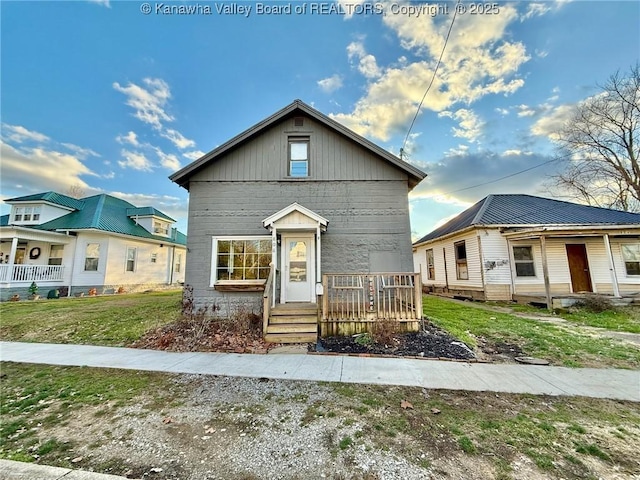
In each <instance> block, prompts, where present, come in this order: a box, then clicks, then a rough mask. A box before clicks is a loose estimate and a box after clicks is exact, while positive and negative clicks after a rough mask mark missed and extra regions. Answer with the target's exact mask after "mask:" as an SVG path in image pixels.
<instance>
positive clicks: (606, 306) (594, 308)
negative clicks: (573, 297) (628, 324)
mask: <svg viewBox="0 0 640 480" xmlns="http://www.w3.org/2000/svg"><path fill="white" fill-rule="evenodd" d="M574 306H575V307H578V308H581V309H584V310H587V311H589V312H591V313H602V312H606V311H608V310H615V307H614V306H613V305H611V302H609V299H608V298H607V297H605V296H604V295H585V296H584V298H583V299H581V300H580V301H579V302H577V303H575V304H574Z"/></svg>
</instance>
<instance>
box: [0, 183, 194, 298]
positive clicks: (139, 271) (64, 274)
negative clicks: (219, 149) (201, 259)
mask: <svg viewBox="0 0 640 480" xmlns="http://www.w3.org/2000/svg"><path fill="white" fill-rule="evenodd" d="M5 202H6V203H8V204H10V205H11V213H10V214H9V215H4V216H2V217H0V299H1V300H2V301H5V300H8V299H9V298H10V297H11V296H12V295H14V294H15V293H18V294H19V295H20V296H21V298H26V294H27V292H28V287H29V286H30V285H31V283H32V282H35V283H36V284H37V285H38V288H39V290H38V293H39V294H40V295H42V296H46V295H47V293H48V292H49V291H50V290H59V292H60V295H61V296H65V295H69V296H70V295H74V294H79V293H85V294H86V293H88V292H89V290H90V289H92V288H95V289H96V290H97V293H113V292H117V291H118V289H119V288H120V287H123V288H124V290H125V291H127V292H131V291H139V290H145V289H150V288H158V287H161V286H167V285H177V284H181V283H183V282H184V270H185V259H186V236H185V235H184V234H182V233H180V232H179V231H178V230H177V229H175V228H173V227H172V226H173V224H174V223H175V220H173V219H172V218H171V217H169V216H167V215H165V214H164V213H162V212H160V211H159V210H156V209H155V208H153V207H141V208H140V207H136V206H134V205H132V204H130V203H128V202H126V201H124V200H121V199H119V198H115V197H112V196H110V195H104V194H102V195H94V196H90V197H86V198H81V199H76V198H71V197H68V196H66V195H61V194H59V193H55V192H45V193H39V194H35V195H28V196H24V197H17V198H12V199H9V200H5Z"/></svg>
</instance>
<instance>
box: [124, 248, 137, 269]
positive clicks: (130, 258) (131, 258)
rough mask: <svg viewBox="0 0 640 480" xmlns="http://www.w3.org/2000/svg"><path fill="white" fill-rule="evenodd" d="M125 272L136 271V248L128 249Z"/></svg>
mask: <svg viewBox="0 0 640 480" xmlns="http://www.w3.org/2000/svg"><path fill="white" fill-rule="evenodd" d="M125 270H126V271H127V272H135V271H136V248H135V247H127V262H126V266H125Z"/></svg>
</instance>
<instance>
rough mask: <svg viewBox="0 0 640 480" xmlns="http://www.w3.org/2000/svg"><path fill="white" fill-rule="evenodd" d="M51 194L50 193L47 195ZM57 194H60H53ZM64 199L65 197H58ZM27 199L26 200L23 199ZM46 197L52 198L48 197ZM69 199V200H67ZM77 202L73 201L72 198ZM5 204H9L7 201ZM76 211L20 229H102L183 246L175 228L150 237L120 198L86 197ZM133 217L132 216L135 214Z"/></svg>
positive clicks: (183, 238)
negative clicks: (165, 233) (163, 234)
mask: <svg viewBox="0 0 640 480" xmlns="http://www.w3.org/2000/svg"><path fill="white" fill-rule="evenodd" d="M47 193H51V192H47ZM43 195H44V194H36V195H29V196H28V197H19V198H18V199H14V200H16V201H34V200H36V201H37V200H40V201H47V200H46V199H45V198H44V197H43ZM56 195H59V194H56ZM61 196H62V197H65V196H64V195H61ZM24 198H29V200H24ZM47 198H52V197H51V196H49V197H47ZM67 198H71V197H67ZM73 200H76V199H73ZM7 202H10V201H9V200H7ZM77 202H78V203H77V204H76V205H77V206H78V208H77V209H75V210H74V211H72V212H70V213H68V214H66V215H63V216H61V217H58V218H54V219H53V220H50V221H48V222H45V223H41V224H40V225H24V226H22V228H33V229H36V230H46V231H60V230H63V231H73V230H90V229H93V230H101V231H103V232H110V233H118V234H122V235H131V236H134V237H139V238H145V239H150V240H157V241H161V242H165V243H175V244H179V245H186V243H187V242H186V236H185V235H184V234H182V233H180V232H178V231H177V230H176V229H173V231H172V235H171V237H170V238H167V237H163V236H159V235H153V234H152V233H150V232H149V231H148V230H146V229H145V228H144V227H142V226H141V225H139V224H138V223H136V221H135V219H133V218H131V217H130V216H129V214H128V213H129V212H130V211H136V210H138V207H135V206H134V205H132V204H130V203H129V202H127V201H125V200H122V199H120V198H116V197H112V196H111V195H106V194H101V195H94V196H91V197H86V198H83V199H81V200H77ZM141 210H142V211H153V212H156V214H159V215H158V216H161V217H162V218H166V219H170V220H171V221H173V220H172V219H171V218H170V217H169V216H167V215H165V214H164V213H162V212H160V211H159V210H156V209H155V208H153V207H144V208H142V209H141ZM134 215H135V213H134ZM8 220H9V219H8V215H7V223H6V224H5V223H4V219H3V220H2V223H0V226H8Z"/></svg>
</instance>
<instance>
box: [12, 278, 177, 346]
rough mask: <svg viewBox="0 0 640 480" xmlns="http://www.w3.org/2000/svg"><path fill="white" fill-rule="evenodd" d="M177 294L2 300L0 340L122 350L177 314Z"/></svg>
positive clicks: (168, 292)
mask: <svg viewBox="0 0 640 480" xmlns="http://www.w3.org/2000/svg"><path fill="white" fill-rule="evenodd" d="M181 299H182V293H181V291H180V290H174V291H167V292H155V293H140V294H124V295H108V296H107V295H105V296H97V297H83V298H60V299H57V300H37V301H22V302H3V303H1V304H0V339H2V340H10V341H20V342H46V343H77V344H89V345H106V346H123V345H128V344H130V343H131V342H133V341H135V340H137V339H139V338H140V337H141V336H142V334H144V333H145V332H146V331H147V330H150V329H151V328H154V327H157V326H159V325H164V324H166V323H170V322H173V321H175V320H176V319H178V317H179V316H180V303H181Z"/></svg>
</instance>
